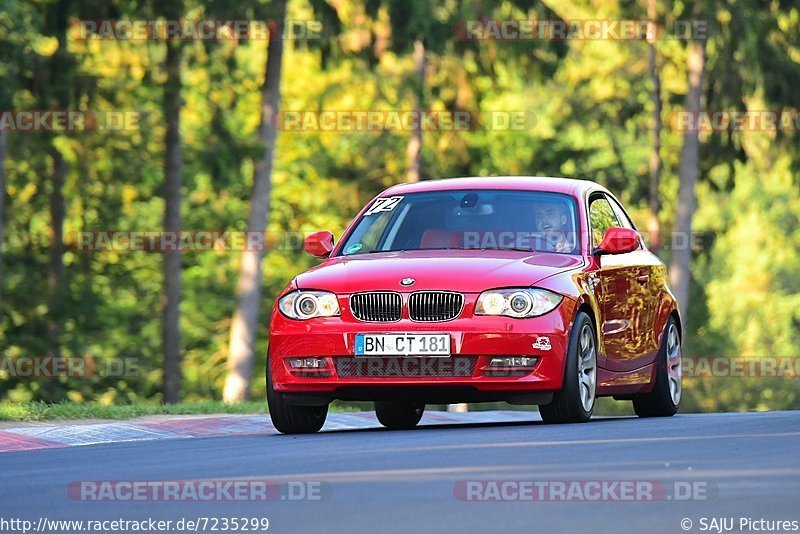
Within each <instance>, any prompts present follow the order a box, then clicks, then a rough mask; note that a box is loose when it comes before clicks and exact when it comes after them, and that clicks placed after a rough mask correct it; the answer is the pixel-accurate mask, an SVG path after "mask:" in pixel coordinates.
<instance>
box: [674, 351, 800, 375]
mask: <svg viewBox="0 0 800 534" xmlns="http://www.w3.org/2000/svg"><path fill="white" fill-rule="evenodd" d="M681 363H682V372H683V376H684V378H798V377H800V357H799V356H739V357H734V356H683V358H682V360H681Z"/></svg>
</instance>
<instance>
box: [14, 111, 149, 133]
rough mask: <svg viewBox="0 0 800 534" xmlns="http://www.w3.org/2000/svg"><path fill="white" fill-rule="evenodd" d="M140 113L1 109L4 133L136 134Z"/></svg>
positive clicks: (138, 127)
mask: <svg viewBox="0 0 800 534" xmlns="http://www.w3.org/2000/svg"><path fill="white" fill-rule="evenodd" d="M140 119H141V114H140V113H139V112H138V111H78V110H52V109H51V110H26V111H16V110H0V130H6V131H9V132H94V131H100V132H102V131H109V132H119V131H136V130H139V129H140V126H139V122H140Z"/></svg>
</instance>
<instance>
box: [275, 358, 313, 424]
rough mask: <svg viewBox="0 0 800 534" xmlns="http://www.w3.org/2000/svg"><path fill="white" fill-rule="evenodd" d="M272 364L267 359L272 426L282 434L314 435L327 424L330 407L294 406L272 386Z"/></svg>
mask: <svg viewBox="0 0 800 534" xmlns="http://www.w3.org/2000/svg"><path fill="white" fill-rule="evenodd" d="M269 368H270V362H269V359H267V405H268V406H269V418H270V419H272V424H273V425H274V426H275V428H276V429H277V430H278V432H281V433H282V434H313V433H314V432H318V431H319V429H320V428H322V425H324V424H325V418H326V417H327V416H328V405H327V404H325V405H324V406H293V405H291V404H288V403H287V402H286V401H285V400H284V398H283V395H282V394H281V393H279V392H277V391H275V388H273V386H272V373H271V372H270V369H269Z"/></svg>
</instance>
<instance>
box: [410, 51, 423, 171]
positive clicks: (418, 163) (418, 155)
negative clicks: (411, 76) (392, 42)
mask: <svg viewBox="0 0 800 534" xmlns="http://www.w3.org/2000/svg"><path fill="white" fill-rule="evenodd" d="M414 72H415V74H416V80H415V82H416V83H415V87H414V108H415V109H414V112H415V113H416V115H417V118H418V119H419V120H420V123H421V122H422V121H421V119H422V113H423V112H424V109H423V105H424V102H425V99H424V94H425V43H423V42H422V40H421V39H417V40H416V41H414ZM406 159H407V161H408V172H407V173H406V180H407V181H409V182H419V181H420V179H421V177H422V166H423V162H422V128H421V124H420V127H419V128H416V129H414V130H413V131H412V132H411V137H410V138H409V139H408V145H407V146H406Z"/></svg>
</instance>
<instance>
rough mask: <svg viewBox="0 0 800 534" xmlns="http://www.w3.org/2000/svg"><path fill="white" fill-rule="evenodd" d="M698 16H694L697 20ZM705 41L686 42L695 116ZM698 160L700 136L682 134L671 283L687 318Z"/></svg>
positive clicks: (688, 101) (689, 104) (689, 106)
mask: <svg viewBox="0 0 800 534" xmlns="http://www.w3.org/2000/svg"><path fill="white" fill-rule="evenodd" d="M698 18H699V17H695V20H697V19H698ZM705 55H706V41H705V40H704V39H701V40H697V41H694V40H693V41H690V42H689V55H688V58H687V67H688V74H689V91H688V92H687V93H686V101H685V107H686V110H685V111H686V112H688V113H691V114H694V115H695V116H696V115H697V113H698V112H699V111H700V109H701V106H702V97H703V78H704V76H705V59H706V58H705ZM699 159H700V137H699V132H698V131H697V129H695V130H693V131H692V130H687V131H685V132H684V134H683V147H682V148H681V166H680V186H679V188H678V210H677V213H676V215H675V237H676V239H674V240H673V242H674V243H676V246H675V247H674V248H675V250H673V251H672V263H671V265H670V282H671V284H672V290H673V292H674V293H675V298H677V299H678V304H679V305H680V307H681V310H682V312H683V314H684V316H686V315H687V314H688V310H689V285H690V282H691V263H692V248H691V241H692V239H691V232H692V216H693V215H694V210H695V204H696V198H695V185H696V184H697V175H698V164H699Z"/></svg>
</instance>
